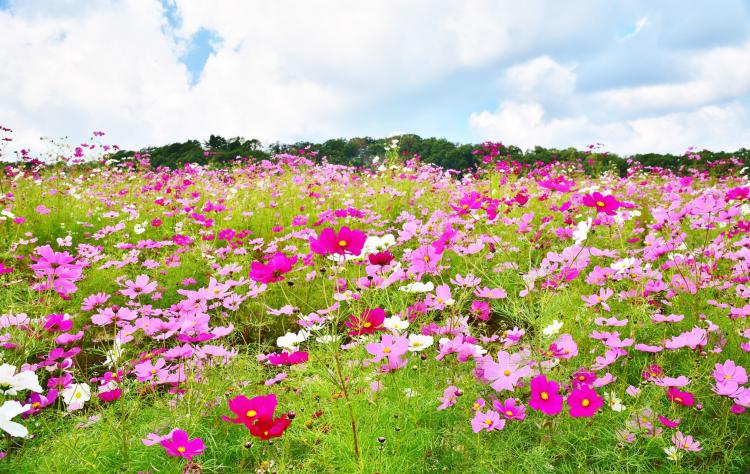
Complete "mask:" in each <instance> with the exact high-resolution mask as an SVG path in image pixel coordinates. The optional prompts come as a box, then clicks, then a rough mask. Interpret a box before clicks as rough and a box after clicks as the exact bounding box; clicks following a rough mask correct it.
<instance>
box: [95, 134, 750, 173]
mask: <svg viewBox="0 0 750 474" xmlns="http://www.w3.org/2000/svg"><path fill="white" fill-rule="evenodd" d="M393 138H398V140H399V148H400V153H401V154H402V155H403V156H404V157H408V158H411V157H413V156H414V155H419V157H420V159H421V160H422V161H423V162H426V163H432V164H435V165H438V166H441V167H443V168H446V169H454V170H470V169H473V168H476V167H477V166H478V165H479V164H480V163H481V162H482V159H483V154H482V153H481V152H477V151H476V150H479V149H481V148H482V144H460V143H454V142H451V141H449V140H446V139H445V138H435V137H431V138H422V137H420V136H419V135H414V134H405V135H401V136H398V137H388V138H385V137H384V138H371V137H354V138H349V139H347V138H334V139H330V140H326V141H324V142H320V143H316V142H309V141H299V142H296V143H287V144H284V143H280V142H275V143H271V144H268V145H267V146H264V145H263V144H262V143H261V142H260V141H259V140H257V139H245V138H242V137H234V138H224V137H222V136H219V135H211V136H210V137H209V139H208V140H206V141H204V142H200V141H198V140H188V141H186V142H182V143H172V144H169V145H163V146H157V147H148V148H144V149H142V150H138V151H135V150H120V151H118V152H117V153H114V154H112V155H110V158H113V159H118V160H123V159H128V158H131V157H133V156H134V155H135V154H136V153H140V154H141V155H144V154H148V155H149V157H150V162H151V165H152V166H153V167H159V166H166V167H170V168H178V167H182V166H184V165H185V164H187V163H198V164H207V165H216V166H221V165H226V164H228V163H230V162H233V161H235V160H237V159H255V160H262V159H269V158H271V157H272V156H273V155H275V154H279V153H293V154H298V153H305V154H306V156H308V158H310V159H312V160H313V161H317V162H320V161H322V160H326V161H327V162H329V163H334V164H341V165H352V166H369V165H370V164H372V163H373V160H374V159H375V158H376V157H380V158H382V157H383V156H384V154H385V150H384V147H385V146H386V145H389V144H390V142H391V140H392V139H393ZM303 150H304V151H303ZM499 153H500V155H499V159H504V160H505V161H509V162H516V163H519V164H521V165H532V164H537V163H550V162H552V161H578V162H581V163H582V164H583V165H584V167H585V168H589V169H591V170H601V169H603V168H607V169H616V170H617V171H618V172H619V173H621V174H624V173H626V172H627V170H628V169H629V168H630V167H632V166H633V165H634V164H637V165H640V166H643V167H646V168H649V167H655V168H666V169H671V170H673V171H680V170H685V169H688V168H699V169H701V168H711V169H713V170H715V171H716V172H730V170H734V171H736V170H739V169H740V168H742V167H744V166H750V149H747V148H740V149H739V150H737V151H733V152H724V151H719V152H715V151H709V150H700V151H697V150H692V151H689V152H687V153H685V154H684V155H674V154H665V153H644V154H636V155H632V156H619V155H617V154H614V153H606V152H601V151H598V150H597V149H595V148H593V149H592V148H589V149H585V150H579V149H576V148H572V147H571V148H565V149H555V148H545V147H541V146H536V147H534V148H533V149H528V150H522V149H521V148H519V147H517V146H513V145H502V146H500V147H499Z"/></svg>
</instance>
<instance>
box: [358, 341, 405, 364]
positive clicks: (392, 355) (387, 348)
mask: <svg viewBox="0 0 750 474" xmlns="http://www.w3.org/2000/svg"><path fill="white" fill-rule="evenodd" d="M366 349H367V352H369V353H370V354H372V355H373V356H375V357H374V358H373V359H372V362H375V363H376V362H380V361H381V360H383V359H388V362H389V363H394V364H398V363H399V362H401V356H402V355H404V354H406V353H407V352H408V351H409V339H408V338H407V337H406V335H402V336H393V335H392V334H384V335H383V337H382V338H381V339H380V342H373V343H370V344H367V347H366Z"/></svg>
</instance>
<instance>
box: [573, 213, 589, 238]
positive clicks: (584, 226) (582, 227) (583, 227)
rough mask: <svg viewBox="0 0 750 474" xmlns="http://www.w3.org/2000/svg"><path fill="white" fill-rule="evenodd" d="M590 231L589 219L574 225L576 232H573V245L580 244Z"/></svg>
mask: <svg viewBox="0 0 750 474" xmlns="http://www.w3.org/2000/svg"><path fill="white" fill-rule="evenodd" d="M589 230H591V218H590V217H589V218H588V219H586V220H585V221H581V222H579V223H578V224H577V225H576V230H574V231H573V240H574V241H575V243H577V244H580V243H581V242H583V241H584V240H586V237H588V235H589Z"/></svg>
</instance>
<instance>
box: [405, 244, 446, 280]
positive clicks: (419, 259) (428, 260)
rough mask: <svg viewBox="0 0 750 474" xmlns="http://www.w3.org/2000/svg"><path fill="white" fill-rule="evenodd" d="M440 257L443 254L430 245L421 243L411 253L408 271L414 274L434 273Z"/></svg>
mask: <svg viewBox="0 0 750 474" xmlns="http://www.w3.org/2000/svg"><path fill="white" fill-rule="evenodd" d="M442 257H443V254H442V253H441V252H438V251H437V250H436V249H435V247H433V246H432V245H423V246H422V247H419V248H418V249H416V250H414V251H413V252H412V253H411V255H410V259H411V265H410V266H409V271H410V272H412V273H416V274H423V273H435V272H436V271H437V267H438V264H439V263H440V259H441V258H442Z"/></svg>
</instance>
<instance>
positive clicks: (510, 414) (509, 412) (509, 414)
mask: <svg viewBox="0 0 750 474" xmlns="http://www.w3.org/2000/svg"><path fill="white" fill-rule="evenodd" d="M505 414H506V415H508V416H513V412H512V411H510V410H508V411H506V412H505Z"/></svg>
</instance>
